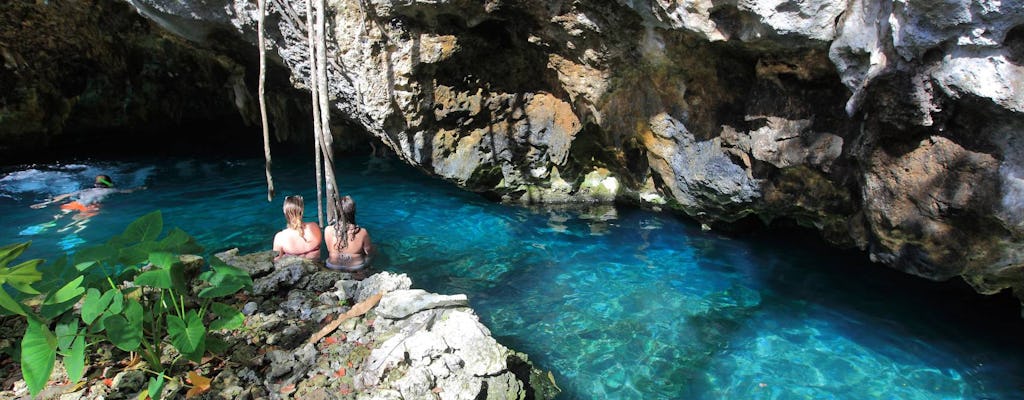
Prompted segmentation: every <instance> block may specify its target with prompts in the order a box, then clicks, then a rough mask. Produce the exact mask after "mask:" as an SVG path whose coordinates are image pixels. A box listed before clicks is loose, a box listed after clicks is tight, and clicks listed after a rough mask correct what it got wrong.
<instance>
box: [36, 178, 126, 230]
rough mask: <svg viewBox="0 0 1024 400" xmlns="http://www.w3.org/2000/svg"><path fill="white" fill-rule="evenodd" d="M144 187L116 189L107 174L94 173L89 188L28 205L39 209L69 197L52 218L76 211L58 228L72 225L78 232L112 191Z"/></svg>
mask: <svg viewBox="0 0 1024 400" xmlns="http://www.w3.org/2000/svg"><path fill="white" fill-rule="evenodd" d="M145 188H146V187H145V186H140V187H137V188H132V189H117V188H115V187H114V181H113V179H111V178H110V176H109V175H96V179H95V180H94V181H93V185H92V187H91V188H87V189H82V190H78V191H74V192H71V193H65V194H62V195H58V196H54V197H53V198H51V199H49V200H47V201H44V202H42V203H39V204H33V205H31V206H29V207H30V208H34V209H40V208H43V207H46V206H48V205H50V204H54V203H57V202H61V201H64V200H66V199H69V198H70V199H71V201H69V202H67V203H64V204H61V205H60V210H61V212H60V214H57V215H54V217H53V219H54V220H57V219H60V218H61V217H63V216H65V215H67V214H70V213H72V212H76V211H77V212H78V213H77V214H75V215H73V216H72V217H71V219H72V222H71V223H69V224H68V225H67V226H65V227H63V228H61V229H59V231H61V232H63V231H66V230H68V229H71V228H72V227H77V229H75V232H79V231H81V230H82V229H84V228H85V222H86V221H88V220H89V218H92V217H94V216H96V214H98V213H99V210H100V207H99V204H100V202H101V201H103V199H105V198H106V197H107V196H109V195H111V194H114V193H131V192H134V191H137V190H142V189H145ZM53 223H54V221H50V222H48V223H46V224H42V225H38V226H39V227H40V229H38V230H39V231H42V230H44V229H45V228H47V227H50V226H53ZM36 233H38V232H36Z"/></svg>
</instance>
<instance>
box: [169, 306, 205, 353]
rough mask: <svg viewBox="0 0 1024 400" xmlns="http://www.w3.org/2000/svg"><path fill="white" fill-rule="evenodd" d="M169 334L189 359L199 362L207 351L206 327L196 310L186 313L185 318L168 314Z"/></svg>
mask: <svg viewBox="0 0 1024 400" xmlns="http://www.w3.org/2000/svg"><path fill="white" fill-rule="evenodd" d="M167 335H168V336H170V338H171V344H172V345H174V347H175V348H176V349H178V352H180V353H181V355H183V356H185V357H186V358H188V359H189V360H192V361H196V362H198V361H199V360H200V359H201V358H202V355H203V353H204V352H205V351H206V347H205V342H206V327H204V326H203V320H202V319H201V318H199V313H198V312H196V310H189V311H188V312H187V313H185V319H181V318H178V316H176V315H168V316H167Z"/></svg>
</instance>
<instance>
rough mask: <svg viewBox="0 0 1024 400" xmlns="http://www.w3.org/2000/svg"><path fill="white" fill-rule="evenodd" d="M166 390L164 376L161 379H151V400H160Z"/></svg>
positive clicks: (149, 390)
mask: <svg viewBox="0 0 1024 400" xmlns="http://www.w3.org/2000/svg"><path fill="white" fill-rule="evenodd" d="M163 389H164V375H163V374H160V377H159V378H149V389H148V392H149V398H150V399H152V400H160V395H161V394H162V393H163Z"/></svg>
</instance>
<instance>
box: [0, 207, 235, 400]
mask: <svg viewBox="0 0 1024 400" xmlns="http://www.w3.org/2000/svg"><path fill="white" fill-rule="evenodd" d="M162 231H163V218H162V215H161V213H160V212H159V211H155V212H152V213H150V214H147V215H144V216H142V217H140V218H139V219H137V220H135V221H134V222H132V223H131V224H129V225H128V227H127V228H125V230H124V232H123V233H121V234H120V235H117V236H115V237H113V238H111V239H110V240H108V241H107V242H106V243H104V244H102V245H99V246H94V247H90V248H86V249H83V250H81V251H79V252H78V253H77V254H75V255H74V263H73V265H74V267H73V268H70V267H68V262H67V258H66V257H61V258H59V259H58V260H57V261H56V262H54V263H53V264H49V265H45V266H44V270H45V271H46V272H47V273H46V275H47V276H48V277H53V279H48V281H49V282H44V281H43V280H42V276H43V273H42V272H40V271H39V270H38V268H37V267H39V266H40V264H42V262H43V261H42V260H38V259H34V260H29V261H25V262H22V263H20V264H17V265H15V266H13V267H7V264H9V263H10V262H11V261H13V260H15V259H16V258H17V257H18V256H20V255H21V253H22V252H23V251H24V250H25V249H26V248H28V246H29V244H30V243H20V244H14V245H9V246H5V247H2V248H0V284H6V285H8V286H10V287H11V288H13V289H15V290H16V292H15V294H16V295H17V297H18V298H17V299H16V298H15V297H12V296H11V295H10V294H9V293H8V292H7V291H6V290H2V289H0V307H2V309H3V310H2V311H5V312H6V313H13V314H18V315H22V316H24V317H25V318H26V319H27V322H28V324H27V328H26V329H25V335H24V337H23V338H22V341H21V368H22V374H23V375H24V378H25V382H26V383H27V384H28V387H29V391H30V392H31V393H32V395H33V396H35V395H36V394H38V393H39V391H40V390H42V388H43V387H44V386H45V385H46V382H47V380H48V379H49V377H50V374H51V373H52V371H53V366H54V363H55V361H56V358H57V355H58V354H59V355H60V356H61V357H62V360H63V363H64V366H65V368H66V369H67V372H68V378H69V379H70V380H71V381H72V382H77V381H78V380H80V379H81V378H82V374H83V371H84V368H85V362H86V361H87V357H86V354H88V353H87V350H88V348H89V347H91V346H96V345H98V344H100V343H102V342H109V343H110V344H112V345H114V346H116V347H117V348H119V349H121V350H124V351H129V352H138V354H139V355H140V356H141V357H142V358H143V359H145V360H146V361H147V362H148V363H149V365H150V367H151V368H153V370H152V371H151V372H153V373H155V374H156V377H155V378H153V379H150V387H149V390H148V393H149V395H150V397H152V398H153V399H157V398H158V397H159V393H160V389H161V387H162V386H163V384H164V382H165V378H166V375H164V374H163V372H164V370H165V369H166V365H165V364H164V361H163V360H162V358H163V356H164V355H165V350H166V349H167V346H168V345H170V346H172V347H173V348H174V349H175V350H177V353H178V357H185V358H187V359H189V360H191V361H195V362H199V361H200V359H201V357H202V356H203V354H205V353H206V351H207V350H219V348H218V347H221V346H218V345H222V343H218V342H217V341H215V340H213V338H211V337H208V333H209V332H210V331H211V330H221V329H236V328H238V327H241V326H242V324H243V320H244V318H243V316H242V314H241V313H240V312H239V311H238V310H237V309H236V308H234V307H232V306H230V305H227V304H224V303H220V302H216V301H214V299H216V298H220V297H225V296H231V295H233V294H235V293H237V292H238V291H240V290H243V289H251V288H252V279H251V278H250V277H249V275H248V274H247V273H246V272H245V271H243V270H240V269H238V268H235V267H232V266H229V265H227V264H225V263H224V262H223V261H221V260H219V259H217V258H216V257H213V258H212V259H211V260H210V264H209V269H208V270H206V271H204V272H202V273H200V274H198V276H197V277H196V279H198V280H199V281H200V284H199V285H198V286H196V287H198V288H200V289H199V290H198V291H197V292H196V293H194V294H193V293H192V292H191V291H190V287H189V282H187V281H186V279H187V278H186V264H185V263H184V262H183V261H182V260H181V258H180V257H179V256H178V255H179V254H188V253H193V254H194V253H199V252H201V251H202V248H201V247H199V246H198V245H197V244H196V243H195V240H194V239H193V238H192V237H191V236H189V235H188V234H186V233H185V232H184V231H181V230H180V229H177V228H175V229H172V230H171V231H170V232H168V233H167V235H165V236H164V237H163V238H161V237H160V233H161V232H162ZM118 281H124V282H130V284H123V285H118V284H116V283H115V282H118ZM53 282H56V283H53ZM33 285H36V286H38V288H36V287H33ZM58 285H59V286H58ZM40 299H41V300H40ZM79 302H81V304H82V305H81V308H80V311H77V312H76V311H75V310H74V306H75V304H78V303H79ZM210 316H215V318H210ZM51 327H52V330H51ZM176 360H177V357H175V359H173V360H170V361H169V363H171V364H173V363H174V362H175V361H176Z"/></svg>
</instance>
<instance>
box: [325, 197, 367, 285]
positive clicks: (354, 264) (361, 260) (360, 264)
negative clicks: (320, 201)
mask: <svg viewBox="0 0 1024 400" xmlns="http://www.w3.org/2000/svg"><path fill="white" fill-rule="evenodd" d="M335 213H336V215H335V216H334V217H335V218H334V221H335V222H334V224H332V225H328V226H327V227H326V228H324V243H325V244H326V245H327V253H328V257H327V261H326V262H325V263H324V264H325V265H326V266H327V268H330V269H333V270H339V271H345V272H355V271H359V270H361V269H363V268H366V267H367V266H369V265H370V263H371V262H372V261H373V256H374V255H375V254H376V248H375V247H374V246H373V242H372V241H371V240H370V232H368V231H367V230H366V229H365V228H363V227H361V226H359V225H358V224H356V202H355V200H352V197H349V196H344V197H342V198H340V199H338V206H337V207H335Z"/></svg>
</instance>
